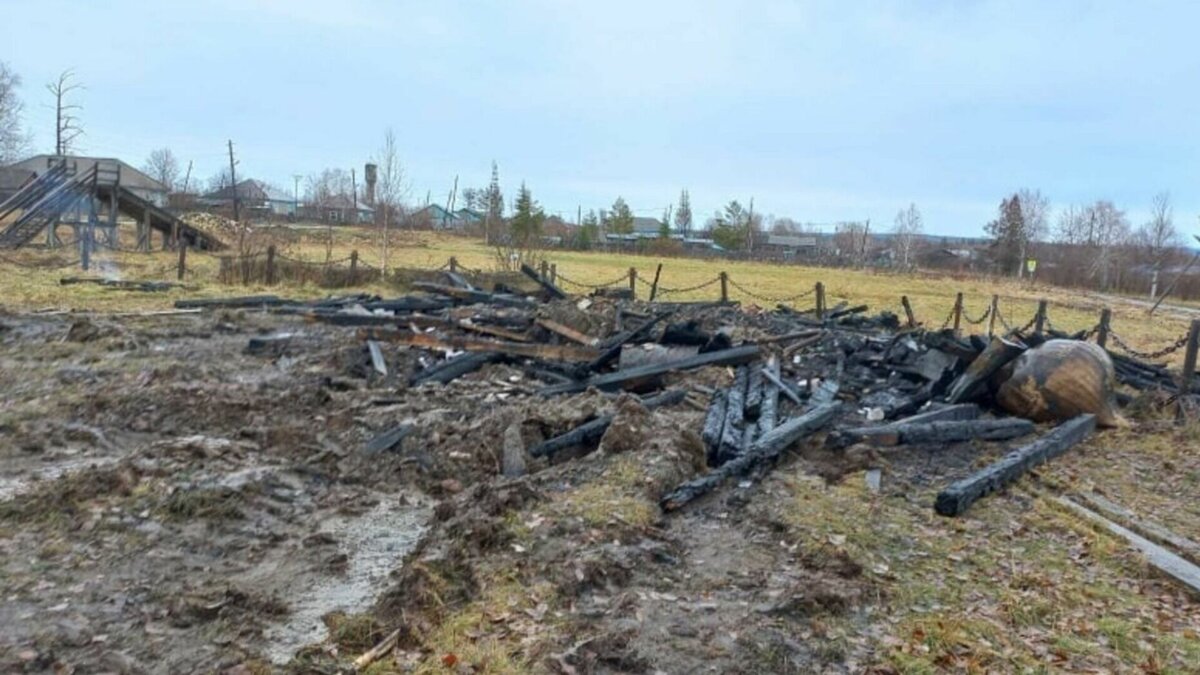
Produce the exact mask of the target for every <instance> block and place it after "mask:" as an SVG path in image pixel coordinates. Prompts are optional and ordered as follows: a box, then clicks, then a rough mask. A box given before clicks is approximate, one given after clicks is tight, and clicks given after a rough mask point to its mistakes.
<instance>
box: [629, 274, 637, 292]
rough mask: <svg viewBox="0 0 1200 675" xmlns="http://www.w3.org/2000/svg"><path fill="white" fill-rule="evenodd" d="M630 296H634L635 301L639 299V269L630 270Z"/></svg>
mask: <svg viewBox="0 0 1200 675" xmlns="http://www.w3.org/2000/svg"><path fill="white" fill-rule="evenodd" d="M629 294H630V295H632V296H633V299H634V300H636V299H637V268H636V267H630V268H629Z"/></svg>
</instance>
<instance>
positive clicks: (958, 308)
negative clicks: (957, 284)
mask: <svg viewBox="0 0 1200 675" xmlns="http://www.w3.org/2000/svg"><path fill="white" fill-rule="evenodd" d="M962 311H963V297H962V291H959V292H958V293H956V294H955V295H954V337H958V336H959V335H960V334H961V333H962Z"/></svg>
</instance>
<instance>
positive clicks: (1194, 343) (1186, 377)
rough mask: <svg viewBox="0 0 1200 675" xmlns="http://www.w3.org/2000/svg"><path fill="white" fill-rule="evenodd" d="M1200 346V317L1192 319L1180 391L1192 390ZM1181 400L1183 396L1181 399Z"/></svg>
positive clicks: (1184, 354)
mask: <svg viewBox="0 0 1200 675" xmlns="http://www.w3.org/2000/svg"><path fill="white" fill-rule="evenodd" d="M1197 348H1200V319H1193V320H1192V327H1191V329H1189V330H1188V340H1187V351H1185V352H1184V353H1183V372H1182V373H1180V375H1179V393H1180V394H1187V393H1190V392H1191V390H1192V375H1193V374H1194V373H1195V372H1196V350H1197ZM1179 400H1180V401H1181V402H1182V401H1183V400H1184V399H1183V398H1180V399H1179Z"/></svg>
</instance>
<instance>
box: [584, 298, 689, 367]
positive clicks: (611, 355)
mask: <svg viewBox="0 0 1200 675" xmlns="http://www.w3.org/2000/svg"><path fill="white" fill-rule="evenodd" d="M671 314H672V312H661V313H659V314H657V315H655V317H654V318H653V319H650V320H649V321H647V322H645V323H643V324H642V325H641V326H638V327H637V328H635V329H633V330H631V331H627V332H624V333H619V334H617V335H616V336H614V337H613V338H611V339H610V340H608V341H607V342H605V343H604V344H603V345H602V348H603V351H602V352H600V355H599V356H597V357H596V358H595V359H593V360H592V362H591V363H589V364H588V368H589V369H591V370H593V371H597V370H600V369H601V368H603V367H604V366H606V365H608V364H609V363H611V362H612V361H613V360H614V359H616V358H618V357H619V356H621V349H622V348H623V347H624V346H625V345H626V344H628V343H630V342H633V341H635V340H641V339H643V338H644V337H646V336H647V335H649V334H650V331H651V330H652V329H653V328H654V327H655V326H657V325H658V324H659V323H660V322H662V321H664V320H665V319H666V318H667V317H669V316H671Z"/></svg>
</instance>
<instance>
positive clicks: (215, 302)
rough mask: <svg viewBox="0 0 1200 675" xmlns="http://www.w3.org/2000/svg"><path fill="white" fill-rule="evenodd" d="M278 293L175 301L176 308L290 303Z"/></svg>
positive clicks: (243, 306) (236, 306)
mask: <svg viewBox="0 0 1200 675" xmlns="http://www.w3.org/2000/svg"><path fill="white" fill-rule="evenodd" d="M290 303H291V301H290V300H284V299H283V298H281V297H279V296H278V295H242V296H237V297H229V298H184V299H181V300H176V301H175V308H176V309H194V308H197V307H199V308H202V309H222V308H227V309H237V308H245V307H278V306H279V305H285V304H290Z"/></svg>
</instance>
